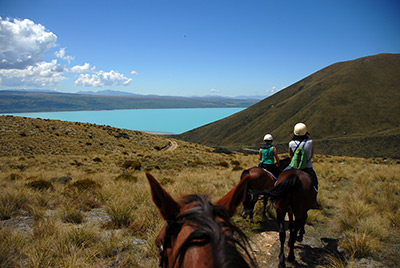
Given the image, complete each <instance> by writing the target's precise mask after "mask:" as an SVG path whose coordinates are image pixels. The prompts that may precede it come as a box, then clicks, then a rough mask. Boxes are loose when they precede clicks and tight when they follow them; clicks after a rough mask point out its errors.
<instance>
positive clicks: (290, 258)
mask: <svg viewBox="0 0 400 268" xmlns="http://www.w3.org/2000/svg"><path fill="white" fill-rule="evenodd" d="M287 259H288V261H290V262H294V260H295V257H294V254H289V256H288V257H287Z"/></svg>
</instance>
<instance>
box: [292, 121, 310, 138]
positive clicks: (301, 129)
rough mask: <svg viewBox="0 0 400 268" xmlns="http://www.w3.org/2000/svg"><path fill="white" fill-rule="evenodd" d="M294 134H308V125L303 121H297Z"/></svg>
mask: <svg viewBox="0 0 400 268" xmlns="http://www.w3.org/2000/svg"><path fill="white" fill-rule="evenodd" d="M293 134H294V135H296V136H304V135H306V134H307V126H306V125H305V124H303V123H297V124H296V125H295V126H294V129H293Z"/></svg>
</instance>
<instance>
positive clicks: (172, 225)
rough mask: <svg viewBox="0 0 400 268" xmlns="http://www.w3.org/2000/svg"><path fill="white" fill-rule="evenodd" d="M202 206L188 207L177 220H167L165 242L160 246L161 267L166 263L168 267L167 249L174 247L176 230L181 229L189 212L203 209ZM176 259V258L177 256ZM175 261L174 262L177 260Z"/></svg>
mask: <svg viewBox="0 0 400 268" xmlns="http://www.w3.org/2000/svg"><path fill="white" fill-rule="evenodd" d="M201 209H202V208H201V207H193V208H190V209H188V210H187V211H185V212H183V213H181V214H179V215H178V216H177V218H176V219H175V220H167V222H166V223H165V233H164V239H163V240H164V242H163V244H162V245H161V246H160V247H159V251H160V263H159V267H160V268H162V267H163V264H165V267H168V256H167V249H168V248H171V247H172V244H171V237H172V234H173V232H174V231H176V230H179V229H180V228H181V227H182V225H183V221H182V219H183V218H184V217H185V216H187V214H188V213H191V212H194V211H196V210H201ZM175 261H176V258H175ZM175 261H174V262H175Z"/></svg>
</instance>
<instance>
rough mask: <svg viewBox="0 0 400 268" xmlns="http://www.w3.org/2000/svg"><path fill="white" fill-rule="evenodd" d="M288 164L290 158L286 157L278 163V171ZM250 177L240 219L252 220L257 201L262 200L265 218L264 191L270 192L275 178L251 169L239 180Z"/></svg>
mask: <svg viewBox="0 0 400 268" xmlns="http://www.w3.org/2000/svg"><path fill="white" fill-rule="evenodd" d="M289 163H290V157H286V158H284V159H283V160H281V161H279V169H280V170H284V169H285V168H286V167H287V166H288V165H289ZM246 176H250V178H251V180H250V181H249V183H248V184H247V191H246V197H245V199H244V201H243V213H242V217H243V218H247V216H250V219H253V210H254V207H255V205H256V203H257V201H258V200H260V199H262V200H263V216H265V207H266V205H267V203H268V195H266V193H267V192H266V190H271V189H272V188H273V187H274V184H275V182H276V179H277V178H274V176H273V175H272V173H270V172H269V171H267V170H265V169H263V168H260V167H252V168H249V169H246V170H244V171H243V172H242V174H241V176H240V179H241V180H242V179H243V178H244V177H246Z"/></svg>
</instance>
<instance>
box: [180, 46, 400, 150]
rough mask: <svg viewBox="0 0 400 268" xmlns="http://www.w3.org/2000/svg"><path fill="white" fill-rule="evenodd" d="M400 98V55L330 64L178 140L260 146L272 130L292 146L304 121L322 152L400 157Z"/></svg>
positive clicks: (208, 143) (280, 140)
mask: <svg viewBox="0 0 400 268" xmlns="http://www.w3.org/2000/svg"><path fill="white" fill-rule="evenodd" d="M399 100H400V54H380V55H376V56H370V57H365V58H360V59H356V60H353V61H348V62H340V63H336V64H333V65H331V66H328V67H326V68H324V69H322V70H320V71H318V72H316V73H314V74H312V75H310V76H308V77H306V78H304V79H303V80H301V81H299V82H297V83H295V84H293V85H291V86H289V87H287V88H285V89H283V90H281V91H280V92H278V93H277V94H275V95H273V96H271V97H269V98H266V99H264V100H262V101H260V102H258V103H257V104H255V105H253V106H251V107H249V108H247V109H246V110H244V111H241V112H239V113H237V114H235V115H232V116H230V117H228V118H225V119H223V120H220V121H218V122H215V123H212V124H209V125H206V126H203V127H200V128H198V129H195V130H192V131H189V132H186V133H183V134H182V135H180V136H178V138H180V139H183V140H187V141H192V142H197V143H201V144H206V145H212V146H216V145H218V146H231V147H232V146H250V147H257V146H258V145H259V144H260V143H261V142H262V137H263V136H264V135H265V134H266V133H271V134H272V135H273V136H274V138H275V142H276V143H284V144H286V143H287V142H288V141H289V140H290V138H291V135H292V131H293V126H294V125H295V124H296V123H297V122H304V123H305V124H307V126H308V129H309V132H310V134H311V137H312V138H313V139H314V140H315V141H316V144H317V146H316V148H317V152H319V153H334V154H337V155H353V156H388V157H400V153H399V152H398V150H395V149H394V148H398V147H399V146H400V143H399V140H400V138H399V135H400V128H399V126H400V110H399ZM364 142H366V144H363V143H364ZM355 143H357V144H360V145H361V146H353V145H354V144H355ZM381 144H384V145H385V147H380V145H381ZM320 145H321V146H320ZM370 145H371V146H370ZM338 146H339V148H338ZM347 146H351V149H348V148H346V147H347ZM363 147H368V148H370V150H365V149H364V148H363ZM285 150H286V148H285ZM365 151H368V154H365Z"/></svg>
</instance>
